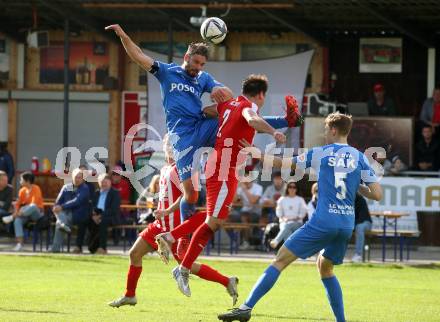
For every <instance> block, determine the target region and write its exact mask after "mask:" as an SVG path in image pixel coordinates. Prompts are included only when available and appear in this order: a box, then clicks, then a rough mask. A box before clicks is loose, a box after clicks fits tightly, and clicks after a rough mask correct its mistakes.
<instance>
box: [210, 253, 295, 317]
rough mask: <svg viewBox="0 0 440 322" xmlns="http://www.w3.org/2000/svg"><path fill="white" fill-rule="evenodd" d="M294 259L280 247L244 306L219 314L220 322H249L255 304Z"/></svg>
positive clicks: (292, 255)
mask: <svg viewBox="0 0 440 322" xmlns="http://www.w3.org/2000/svg"><path fill="white" fill-rule="evenodd" d="M296 259H297V256H296V255H294V254H293V253H292V252H291V251H290V250H288V249H287V248H286V247H285V246H283V247H281V248H280V250H279V251H278V254H277V257H276V259H275V260H274V261H273V263H272V265H270V266H269V267H268V268H267V269H266V270H265V271H264V273H263V275H261V276H260V278H259V279H258V281H257V282H256V283H255V285H254V287H253V288H252V291H251V292H250V293H249V296H248V298H247V299H246V301H245V302H244V304H242V305H240V307H239V308H235V309H233V310H232V311H230V312H227V313H223V314H219V315H218V319H219V320H222V321H249V320H250V318H251V313H252V309H253V308H254V306H255V305H256V304H257V302H258V301H259V300H260V299H261V298H262V297H263V296H264V295H266V293H267V292H269V291H270V289H271V288H272V287H273V286H274V285H275V283H276V281H277V280H278V277H279V276H280V274H281V272H282V271H283V270H284V268H286V267H287V266H288V265H289V264H290V263H292V262H293V261H295V260H296Z"/></svg>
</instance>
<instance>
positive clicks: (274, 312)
mask: <svg viewBox="0 0 440 322" xmlns="http://www.w3.org/2000/svg"><path fill="white" fill-rule="evenodd" d="M207 263H208V264H211V265H213V266H215V267H216V268H217V269H219V270H220V271H222V272H224V273H225V274H229V275H233V274H234V275H237V276H239V277H240V287H239V291H240V294H241V296H240V299H239V302H240V300H244V299H245V298H246V295H247V293H248V292H249V290H250V289H251V287H252V285H253V283H254V282H255V281H256V280H257V278H258V276H259V275H260V274H261V272H262V271H263V270H264V269H265V267H266V266H267V263H260V262H211V261H209V262H207ZM172 267H173V266H172V265H170V266H167V267H166V266H164V265H163V264H162V263H161V262H160V261H159V260H158V259H156V258H151V257H147V258H146V259H145V260H144V270H143V274H142V277H141V279H140V282H139V287H138V292H137V297H138V305H137V306H135V307H122V308H119V309H112V308H110V307H108V306H107V305H106V303H107V302H108V301H110V300H113V299H114V298H116V297H117V296H119V295H121V294H122V292H123V290H124V286H125V276H126V270H127V258H124V257H92V256H82V257H77V256H62V255H60V256H8V255H0V276H1V279H0V281H1V282H0V292H1V295H0V321H148V322H153V321H158V322H166V321H179V322H180V321H191V322H193V321H217V318H216V315H217V314H218V313H220V312H224V311H225V310H226V309H228V308H230V307H231V302H230V298H229V296H228V295H227V294H226V292H225V290H224V289H223V287H222V286H220V285H217V284H213V283H209V282H206V281H202V280H200V279H198V278H192V279H191V288H192V293H193V296H192V297H191V298H186V297H184V296H183V295H181V294H180V293H179V292H178V290H177V289H176V286H175V284H174V280H173V279H172V278H171V273H170V271H171V269H172ZM336 272H337V276H338V278H339V280H340V282H341V285H342V288H343V290H344V302H345V308H346V316H347V318H348V320H349V321H384V322H392V321H396V322H397V321H398V322H402V321H411V322H415V321H420V322H428V321H440V266H436V265H432V266H425V267H419V268H416V267H407V266H378V265H343V266H341V267H338V268H337V269H336ZM252 321H264V322H266V321H282V322H283V321H286V322H287V321H333V315H332V313H331V310H330V307H329V304H328V303H327V298H326V296H325V293H324V289H323V287H322V285H321V282H320V280H319V278H318V275H317V272H316V269H315V266H313V265H301V264H294V265H292V266H290V267H288V268H287V269H286V270H285V271H284V272H283V274H282V275H281V277H280V279H279V280H278V283H277V285H276V286H275V287H274V288H273V289H272V290H271V292H270V293H269V294H268V295H267V296H266V297H265V298H263V299H262V300H261V301H260V303H258V305H257V306H256V308H255V309H254V315H253V319H252Z"/></svg>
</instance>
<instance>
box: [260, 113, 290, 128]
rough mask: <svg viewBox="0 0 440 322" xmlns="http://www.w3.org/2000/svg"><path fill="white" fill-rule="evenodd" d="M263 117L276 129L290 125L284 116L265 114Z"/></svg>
mask: <svg viewBox="0 0 440 322" xmlns="http://www.w3.org/2000/svg"><path fill="white" fill-rule="evenodd" d="M263 119H264V120H265V121H266V122H267V123H269V124H270V126H272V127H273V128H274V129H282V128H285V127H288V126H289V124H287V120H286V118H285V117H284V116H264V117H263Z"/></svg>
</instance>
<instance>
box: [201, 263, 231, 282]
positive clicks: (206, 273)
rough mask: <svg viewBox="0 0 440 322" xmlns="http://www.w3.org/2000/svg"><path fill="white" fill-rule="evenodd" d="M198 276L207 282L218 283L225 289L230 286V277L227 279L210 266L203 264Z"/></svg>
mask: <svg viewBox="0 0 440 322" xmlns="http://www.w3.org/2000/svg"><path fill="white" fill-rule="evenodd" d="M197 276H198V277H200V278H203V279H204V280H207V281H211V282H217V283H219V284H222V285H223V286H224V287H227V286H228V284H229V278H228V277H226V276H225V275H223V274H221V273H220V272H219V271H216V270H215V269H213V268H212V267H210V266H208V265H204V264H201V265H200V270H199V272H198V273H197Z"/></svg>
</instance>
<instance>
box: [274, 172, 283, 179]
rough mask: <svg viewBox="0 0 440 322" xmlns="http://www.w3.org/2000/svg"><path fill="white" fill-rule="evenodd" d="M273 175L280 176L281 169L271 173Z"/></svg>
mask: <svg viewBox="0 0 440 322" xmlns="http://www.w3.org/2000/svg"><path fill="white" fill-rule="evenodd" d="M273 177H274V178H275V177H280V178H281V171H275V172H274V173H273Z"/></svg>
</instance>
